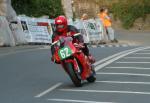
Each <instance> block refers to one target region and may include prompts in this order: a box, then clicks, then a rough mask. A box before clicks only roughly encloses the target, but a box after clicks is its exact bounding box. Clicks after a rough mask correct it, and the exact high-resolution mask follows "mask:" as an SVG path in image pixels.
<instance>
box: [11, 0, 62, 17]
mask: <svg viewBox="0 0 150 103" xmlns="http://www.w3.org/2000/svg"><path fill="white" fill-rule="evenodd" d="M12 6H13V8H14V9H15V11H16V12H17V14H25V15H28V16H35V17H39V16H42V15H48V16H49V17H56V16H58V15H62V14H64V13H63V9H62V5H61V0H12Z"/></svg>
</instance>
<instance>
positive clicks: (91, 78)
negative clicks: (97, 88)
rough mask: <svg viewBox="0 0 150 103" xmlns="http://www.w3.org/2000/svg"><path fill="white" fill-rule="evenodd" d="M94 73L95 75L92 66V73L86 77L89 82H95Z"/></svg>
mask: <svg viewBox="0 0 150 103" xmlns="http://www.w3.org/2000/svg"><path fill="white" fill-rule="evenodd" d="M95 75H96V72H95V70H94V68H92V75H91V76H90V77H88V78H87V81H88V82H89V83H93V82H95V80H96V76H95Z"/></svg>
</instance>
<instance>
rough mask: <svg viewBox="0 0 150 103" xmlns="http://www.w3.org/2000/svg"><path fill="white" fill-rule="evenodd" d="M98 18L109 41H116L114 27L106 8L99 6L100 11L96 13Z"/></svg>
mask: <svg viewBox="0 0 150 103" xmlns="http://www.w3.org/2000/svg"><path fill="white" fill-rule="evenodd" d="M98 16H99V18H100V20H101V21H102V23H103V25H104V28H105V30H106V34H107V35H108V38H109V39H110V41H111V42H118V41H117V39H116V38H115V35H114V29H113V28H112V21H111V18H110V16H109V15H108V9H107V8H101V9H100V13H99V14H98Z"/></svg>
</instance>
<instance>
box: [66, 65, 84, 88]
mask: <svg viewBox="0 0 150 103" xmlns="http://www.w3.org/2000/svg"><path fill="white" fill-rule="evenodd" d="M66 68H67V71H68V74H69V76H70V78H71V80H72V82H73V83H74V85H75V86H76V87H81V86H82V83H81V79H80V78H79V77H78V75H77V73H76V72H75V71H74V66H73V64H72V63H67V64H66Z"/></svg>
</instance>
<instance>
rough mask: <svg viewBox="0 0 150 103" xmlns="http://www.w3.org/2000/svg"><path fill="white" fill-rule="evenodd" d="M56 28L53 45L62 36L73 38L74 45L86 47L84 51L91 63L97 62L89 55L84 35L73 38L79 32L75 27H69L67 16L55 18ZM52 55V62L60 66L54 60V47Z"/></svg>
mask: <svg viewBox="0 0 150 103" xmlns="http://www.w3.org/2000/svg"><path fill="white" fill-rule="evenodd" d="M55 27H56V28H55V29H56V30H55V31H54V34H53V36H52V43H53V42H55V41H57V40H59V39H60V37H61V36H64V37H68V36H70V37H72V38H73V43H77V44H81V45H83V46H84V48H82V51H83V53H84V54H85V55H86V56H87V57H88V58H89V60H90V62H91V63H94V62H95V59H94V58H93V56H92V55H91V54H90V53H89V49H88V47H87V45H86V44H85V43H84V41H83V37H82V35H79V36H77V37H74V36H73V35H74V34H76V33H79V31H78V30H77V29H76V28H75V27H74V26H72V25H68V22H67V18H66V17H65V16H58V17H56V18H55ZM51 53H52V61H53V62H55V63H58V64H59V62H58V61H55V60H54V58H53V54H54V48H53V47H52V48H51Z"/></svg>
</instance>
